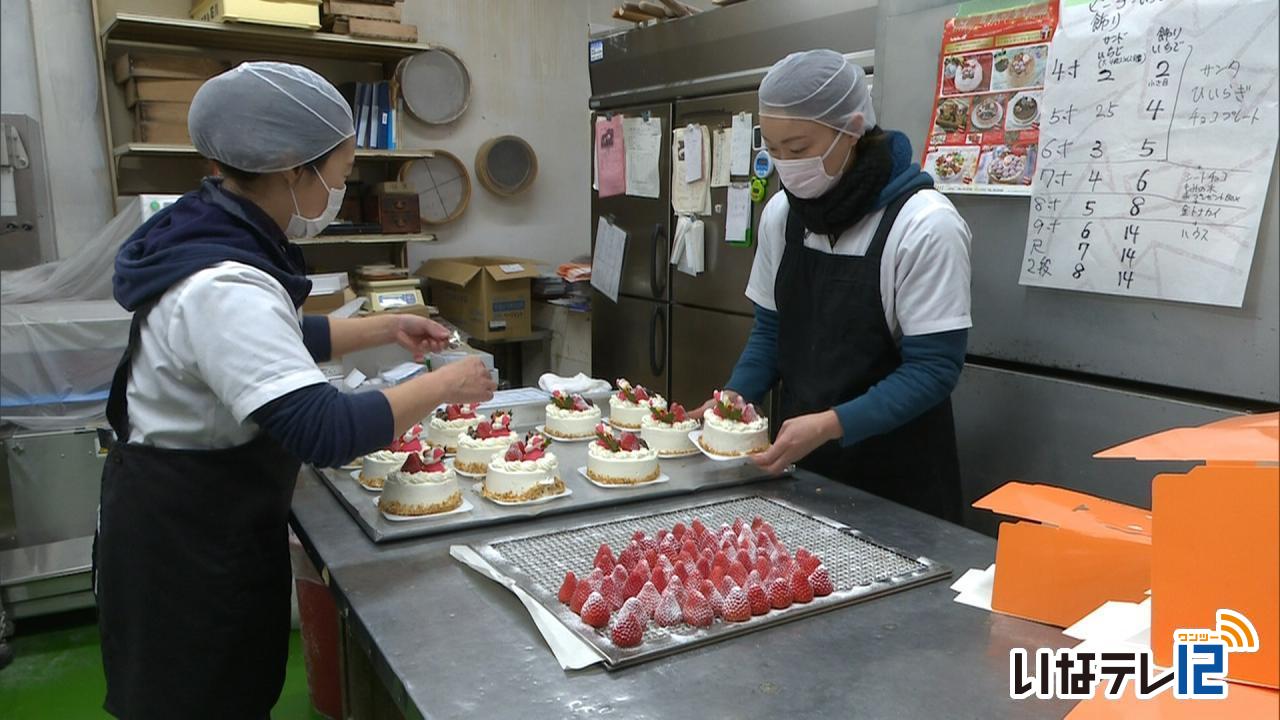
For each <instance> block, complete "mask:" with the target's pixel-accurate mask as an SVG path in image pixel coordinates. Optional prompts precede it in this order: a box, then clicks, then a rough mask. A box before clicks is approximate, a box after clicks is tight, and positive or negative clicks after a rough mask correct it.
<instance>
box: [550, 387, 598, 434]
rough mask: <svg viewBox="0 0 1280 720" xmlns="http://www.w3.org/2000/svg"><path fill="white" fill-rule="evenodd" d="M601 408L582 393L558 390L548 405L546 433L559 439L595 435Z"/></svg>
mask: <svg viewBox="0 0 1280 720" xmlns="http://www.w3.org/2000/svg"><path fill="white" fill-rule="evenodd" d="M599 422H600V408H598V407H596V406H595V403H593V402H591V401H590V400H588V399H586V398H584V397H582V396H581V395H577V394H574V395H569V394H567V393H564V392H561V391H560V390H557V391H555V392H553V393H551V403H550V404H549V405H547V419H546V422H545V424H544V425H543V429H544V430H545V431H546V434H547V435H549V436H550V437H552V438H555V439H558V440H581V439H584V438H589V437H592V436H593V435H595V431H596V425H597V424H598V423H599Z"/></svg>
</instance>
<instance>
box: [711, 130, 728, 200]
mask: <svg viewBox="0 0 1280 720" xmlns="http://www.w3.org/2000/svg"><path fill="white" fill-rule="evenodd" d="M728 185H729V129H728V128H720V129H718V130H716V131H715V133H713V134H712V136H711V187H727V186H728Z"/></svg>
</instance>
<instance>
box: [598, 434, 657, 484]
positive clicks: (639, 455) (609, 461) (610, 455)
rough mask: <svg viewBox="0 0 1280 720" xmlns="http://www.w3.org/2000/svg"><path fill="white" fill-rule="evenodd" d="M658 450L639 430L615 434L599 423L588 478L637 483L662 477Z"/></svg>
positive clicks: (610, 481) (609, 481)
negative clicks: (644, 439)
mask: <svg viewBox="0 0 1280 720" xmlns="http://www.w3.org/2000/svg"><path fill="white" fill-rule="evenodd" d="M660 472H661V471H660V469H659V468H658V452H657V451H656V450H652V449H650V448H649V446H648V445H646V444H645V442H644V441H643V440H641V439H640V438H638V437H636V435H635V433H629V432H624V433H622V437H620V438H619V437H614V434H613V431H612V430H610V429H609V428H607V427H605V426H604V424H603V423H602V424H600V425H597V426H596V440H595V442H593V443H591V445H590V446H589V447H588V448H587V477H589V478H591V479H592V480H594V481H596V482H598V483H600V484H602V485H637V484H639V483H647V482H652V481H654V480H657V479H658V476H659V474H660Z"/></svg>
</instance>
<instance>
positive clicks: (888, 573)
mask: <svg viewBox="0 0 1280 720" xmlns="http://www.w3.org/2000/svg"><path fill="white" fill-rule="evenodd" d="M756 515H759V516H761V517H762V518H764V519H765V520H767V521H769V523H771V524H772V525H773V527H774V529H775V530H776V531H777V533H778V538H779V539H780V540H781V541H782V542H784V543H786V545H787V547H789V548H793V549H794V548H796V547H800V546H803V547H806V548H808V549H809V550H810V551H812V552H813V553H814V554H816V555H817V556H819V557H820V558H822V560H823V562H824V563H825V564H826V566H827V569H828V571H829V572H830V574H831V582H832V584H833V585H834V586H835V592H834V593H832V594H831V595H828V596H826V597H821V598H814V599H813V601H812V602H809V603H806V604H803V605H801V604H793V605H791V606H790V607H788V608H786V609H784V610H771V611H770V612H769V613H768V614H765V615H760V616H757V617H752V618H751V619H750V620H748V621H746V622H739V623H726V622H724V621H723V620H716V621H715V623H714V624H713V625H712V626H711V627H710V628H706V629H701V630H697V629H694V628H692V627H689V626H677V627H673V628H661V627H657V626H655V625H650V627H649V629H648V630H646V631H645V636H644V642H643V643H642V644H641V645H640V646H639V647H636V648H619V647H616V646H615V645H614V644H613V643H612V642H611V641H610V640H609V637H608V629H607V628H606V629H605V630H602V631H597V630H595V629H594V628H591V627H589V626H588V625H586V624H584V623H583V622H582V621H581V620H580V619H579V618H578V616H577V615H574V614H573V612H572V611H571V610H569V608H568V607H567V606H565V605H563V604H561V603H560V601H559V600H558V599H557V598H556V593H557V591H558V590H559V587H560V584H561V582H563V580H564V575H565V572H567V571H569V570H573V571H574V572H575V573H578V574H581V573H582V572H583V571H584V570H586V569H588V568H589V567H590V566H591V562H592V559H593V558H594V557H595V554H596V550H597V549H598V548H599V546H600V543H605V542H607V543H609V546H610V547H611V548H614V549H615V551H617V550H618V549H620V548H622V547H625V546H626V544H627V543H628V542H629V541H630V539H631V535H632V533H634V532H635V531H636V530H643V531H645V533H647V534H649V535H652V534H654V533H656V532H657V531H658V530H659V529H660V528H670V527H671V526H672V525H674V524H675V523H676V522H677V521H678V522H683V523H686V524H688V523H689V521H690V520H691V519H692V518H694V517H695V516H696V517H699V518H701V519H702V521H703V522H704V523H705V524H706V525H707V526H708V527H718V526H719V525H720V524H722V523H732V522H733V519H734V518H736V517H741V518H743V519H744V520H750V519H751V518H753V517H755V516H756ZM472 549H473V550H475V551H476V552H478V553H480V555H481V556H482V557H484V558H485V559H486V560H488V561H489V563H490V564H491V565H492V566H493V567H494V568H495V569H496V570H498V571H499V572H501V573H503V574H505V575H506V576H507V577H509V578H511V579H512V580H514V581H515V582H516V584H518V585H519V586H520V587H521V588H522V589H523V590H525V591H526V592H527V593H529V595H530V596H532V597H533V598H534V599H535V600H537V601H538V603H539V604H541V605H542V606H543V607H545V608H547V609H548V610H550V611H551V613H552V614H554V615H555V616H556V617H557V618H558V619H559V620H560V622H561V623H563V624H564V626H565V627H567V628H568V629H569V630H571V631H573V632H574V633H575V634H576V635H577V636H578V637H580V638H582V639H583V640H584V641H586V642H587V643H588V644H589V645H591V647H592V648H593V649H594V650H595V651H596V652H597V653H599V654H600V656H601V657H602V658H603V659H604V662H605V666H606V667H607V668H609V669H616V668H622V667H626V666H628V665H634V664H637V663H641V662H645V661H648V660H653V659H654V658H658V657H662V656H664V655H671V654H673V653H677V652H682V651H684V650H689V649H691V648H695V647H698V646H700V645H706V644H709V643H713V642H717V641H720V640H724V639H726V638H730V637H734V636H737V635H742V634H745V633H749V632H752V631H755V630H759V629H761V628H764V627H769V626H772V625H778V624H780V623H784V622H790V621H792V620H797V619H799V618H803V617H807V616H809V615H814V614H817V613H820V612H825V611H828V610H832V609H835V608H838V607H842V606H845V605H851V604H854V603H858V602H862V601H864V600H870V599H871V598H874V597H879V596H881V595H886V594H889V593H893V592H898V591H900V590H906V589H908V588H911V587H915V586H917V585H922V584H925V583H929V582H933V581H935V580H940V579H942V578H945V577H949V576H950V575H951V571H950V570H949V569H947V568H946V567H944V566H942V565H939V564H938V563H936V562H934V561H932V560H930V559H928V558H924V557H913V556H911V555H910V554H908V553H905V552H903V551H901V550H896V549H894V548H891V547H888V546H886V545H882V544H880V543H878V542H876V541H875V540H872V539H871V538H868V537H866V536H865V535H863V534H862V533H861V532H859V531H858V530H855V529H853V528H850V527H848V526H847V525H844V524H842V523H839V522H836V521H835V520H832V519H830V518H827V517H823V516H821V515H816V514H814V513H811V512H809V511H807V510H803V509H801V508H798V507H796V506H794V505H791V504H790V503H787V502H784V501H781V500H777V499H774V498H766V497H761V496H758V495H744V496H740V497H735V498H730V499H727V500H722V501H717V502H709V503H704V504H700V505H690V506H689V507H686V508H683V509H680V510H672V511H664V512H657V513H653V514H641V515H633V516H629V517H624V518H621V519H619V520H610V521H608V522H603V523H595V524H588V525H577V526H575V527H571V528H567V529H564V530H555V531H550V532H543V533H537V534H532V535H522V536H515V537H508V538H503V539H500V540H494V541H491V542H490V543H488V544H486V545H483V546H480V547H473V548H472ZM570 563H571V564H570Z"/></svg>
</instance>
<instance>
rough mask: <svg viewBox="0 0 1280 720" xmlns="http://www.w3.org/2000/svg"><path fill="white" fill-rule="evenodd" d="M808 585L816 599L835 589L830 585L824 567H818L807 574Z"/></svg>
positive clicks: (828, 576)
mask: <svg viewBox="0 0 1280 720" xmlns="http://www.w3.org/2000/svg"><path fill="white" fill-rule="evenodd" d="M809 585H810V586H811V587H812V588H813V594H814V596H816V597H824V596H827V595H830V594H831V593H833V592H835V587H834V586H833V585H832V584H831V575H830V574H828V573H827V567H826V566H825V565H819V566H818V567H816V568H814V570H813V572H811V573H809Z"/></svg>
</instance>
